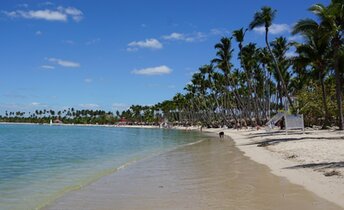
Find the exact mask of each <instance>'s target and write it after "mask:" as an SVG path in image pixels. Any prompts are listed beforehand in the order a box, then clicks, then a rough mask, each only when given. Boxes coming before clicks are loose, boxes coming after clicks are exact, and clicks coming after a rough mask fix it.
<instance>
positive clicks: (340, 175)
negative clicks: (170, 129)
mask: <svg viewBox="0 0 344 210" xmlns="http://www.w3.org/2000/svg"><path fill="white" fill-rule="evenodd" d="M203 130H204V131H206V132H212V133H218V132H220V131H224V133H225V135H226V136H228V137H231V138H232V139H233V140H234V142H235V144H236V146H237V147H238V148H239V149H240V150H241V151H243V152H244V154H245V155H246V156H248V157H249V158H251V159H252V160H254V161H256V162H258V163H261V164H264V165H266V166H268V167H269V168H270V170H271V172H272V173H273V174H275V175H278V176H282V177H285V178H287V179H288V180H289V181H290V182H292V183H294V184H297V185H300V186H303V187H305V188H306V189H307V190H309V191H311V192H314V193H315V194H317V195H318V196H320V197H323V198H325V199H327V200H329V201H332V202H334V203H336V204H337V205H340V206H341V207H342V208H344V199H343V198H344V162H343V161H344V132H343V131H335V130H332V131H331V130H313V129H307V130H306V132H305V134H302V132H301V133H300V132H292V133H290V134H289V135H285V132H284V131H278V130H274V131H273V132H271V133H270V132H267V131H265V130H259V131H257V130H254V129H251V130H234V129H203Z"/></svg>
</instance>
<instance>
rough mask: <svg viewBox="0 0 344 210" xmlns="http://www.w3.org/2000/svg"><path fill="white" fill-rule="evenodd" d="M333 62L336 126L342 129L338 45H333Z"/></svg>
mask: <svg viewBox="0 0 344 210" xmlns="http://www.w3.org/2000/svg"><path fill="white" fill-rule="evenodd" d="M334 51H335V53H334V54H335V63H334V70H335V71H334V72H335V75H334V76H335V78H336V95H337V106H338V118H339V119H338V120H339V121H338V127H339V130H343V129H344V120H343V91H342V82H341V75H340V71H339V55H338V54H339V52H338V47H335V49H334Z"/></svg>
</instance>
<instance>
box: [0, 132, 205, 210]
mask: <svg viewBox="0 0 344 210" xmlns="http://www.w3.org/2000/svg"><path fill="white" fill-rule="evenodd" d="M202 138H204V137H202V136H201V134H199V133H197V132H185V131H177V130H165V129H140V128H113V127H78V126H45V125H0V209H2V210H7V209H11V210H12V209H14V210H15V209H38V208H41V207H43V206H44V205H46V204H48V203H50V202H52V201H53V200H54V199H56V198H58V197H60V196H61V195H63V194H64V193H66V192H68V191H71V190H76V189H79V188H80V187H82V186H84V185H87V184H89V183H91V182H92V181H95V180H97V179H99V178H100V177H102V176H105V175H107V174H109V173H113V172H115V171H116V170H118V169H121V168H123V167H125V166H127V165H129V164H131V163H133V162H135V161H137V160H141V159H143V158H146V157H149V156H152V155H156V154H159V153H162V152H165V151H168V150H171V149H174V148H176V147H178V146H181V145H185V144H189V143H192V142H195V141H199V140H201V139H202Z"/></svg>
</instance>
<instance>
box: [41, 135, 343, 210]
mask: <svg viewBox="0 0 344 210" xmlns="http://www.w3.org/2000/svg"><path fill="white" fill-rule="evenodd" d="M209 134H210V137H209V138H207V140H205V141H202V142H199V143H194V144H192V145H185V146H183V147H180V148H177V149H175V150H172V151H169V152H166V153H163V154H160V155H158V156H156V157H153V158H149V159H146V160H144V161H140V162H138V163H136V164H134V165H131V166H129V167H127V168H126V169H125V170H120V171H118V172H116V173H112V174H110V175H109V176H105V177H103V178H101V179H100V180H98V181H97V182H94V183H92V184H90V185H87V186H85V187H84V188H81V189H80V190H77V191H71V192H69V193H68V195H67V194H66V195H65V196H63V197H61V198H60V199H57V200H56V201H55V202H54V203H52V204H51V205H49V206H47V207H46V208H44V209H50V210H54V209H56V210H57V209H73V210H78V209H82V210H87V209H104V210H105V209H134V210H135V209H140V210H141V209H233V208H235V209H282V210H287V209H293V208H299V209H305V210H315V209H319V210H320V209H333V210H334V209H336V210H337V209H341V208H340V207H339V206H337V205H335V204H333V203H331V202H329V201H327V200H325V199H322V198H320V197H319V196H317V195H315V194H314V193H312V192H309V191H307V190H305V189H304V188H303V187H301V186H299V185H294V184H292V183H290V182H289V181H287V180H286V179H285V178H281V177H279V176H276V175H273V174H272V173H270V171H269V169H268V167H266V166H264V165H262V164H257V163H256V162H255V161H253V160H250V158H248V157H246V156H244V155H243V152H242V151H240V150H239V149H238V148H237V147H236V146H235V145H234V144H235V143H234V141H232V140H225V141H221V140H219V139H218V138H217V137H215V136H214V135H212V134H211V133H209ZM207 136H208V135H207ZM211 136H214V137H211ZM229 166H230V167H229ZM242 175H245V176H242Z"/></svg>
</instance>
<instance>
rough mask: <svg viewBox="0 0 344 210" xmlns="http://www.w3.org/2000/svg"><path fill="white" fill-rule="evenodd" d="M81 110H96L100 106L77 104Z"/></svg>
mask: <svg viewBox="0 0 344 210" xmlns="http://www.w3.org/2000/svg"><path fill="white" fill-rule="evenodd" d="M79 106H80V107H81V108H83V109H98V108H100V106H99V105H98V104H79Z"/></svg>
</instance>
